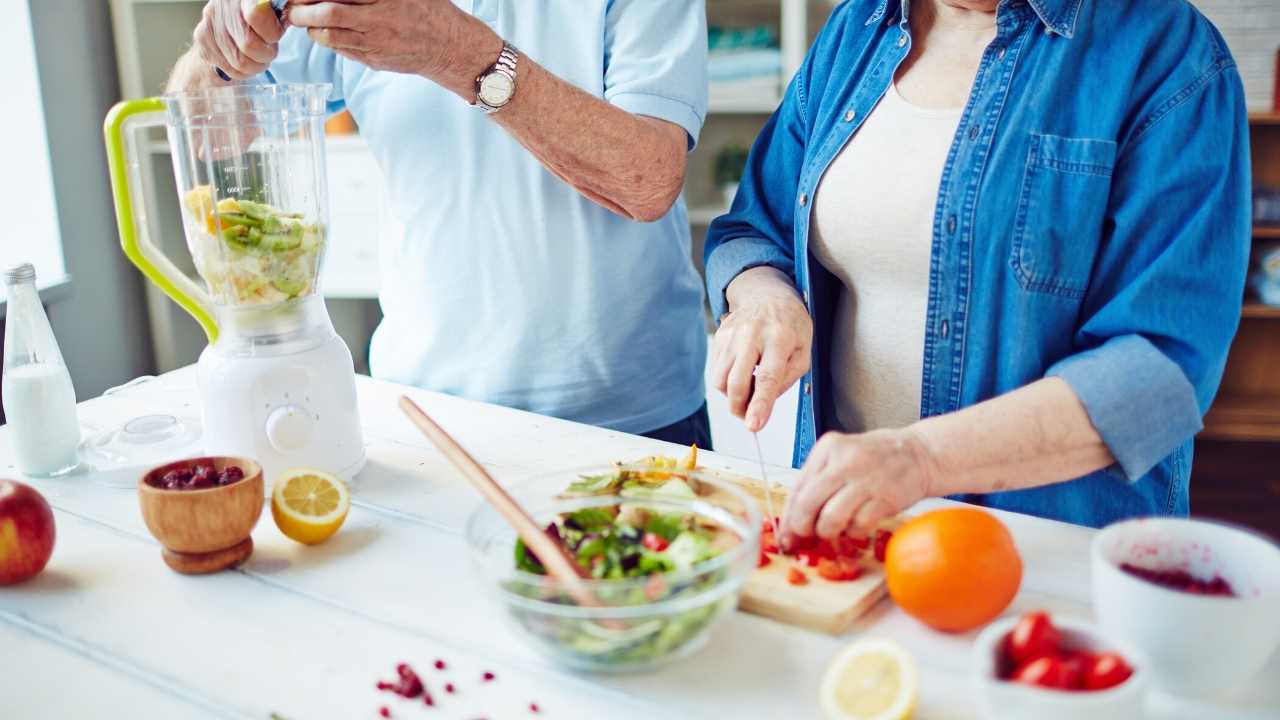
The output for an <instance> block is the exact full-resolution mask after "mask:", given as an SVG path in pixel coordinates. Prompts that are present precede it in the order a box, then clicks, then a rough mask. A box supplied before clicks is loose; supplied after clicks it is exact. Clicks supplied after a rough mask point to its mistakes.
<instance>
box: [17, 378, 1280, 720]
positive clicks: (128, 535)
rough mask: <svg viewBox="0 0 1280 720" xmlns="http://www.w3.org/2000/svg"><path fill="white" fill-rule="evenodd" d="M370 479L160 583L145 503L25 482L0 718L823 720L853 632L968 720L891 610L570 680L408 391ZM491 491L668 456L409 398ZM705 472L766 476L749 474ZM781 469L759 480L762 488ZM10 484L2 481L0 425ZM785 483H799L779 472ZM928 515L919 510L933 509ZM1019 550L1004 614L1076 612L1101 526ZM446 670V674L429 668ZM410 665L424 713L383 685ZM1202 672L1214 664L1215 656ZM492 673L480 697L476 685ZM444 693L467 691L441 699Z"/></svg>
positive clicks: (727, 633)
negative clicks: (44, 562) (319, 535)
mask: <svg viewBox="0 0 1280 720" xmlns="http://www.w3.org/2000/svg"><path fill="white" fill-rule="evenodd" d="M194 378H195V376H194V372H193V369H192V368H185V369H183V370H179V371H177V372H175V373H171V374H168V375H165V376H163V377H161V378H160V379H158V380H155V381H152V382H148V383H144V384H141V385H137V386H135V387H132V388H130V389H128V390H125V391H123V392H120V393H116V394H113V395H110V396H106V397H102V398H97V399H94V400H90V401H88V402H85V403H83V404H81V406H80V421H81V424H82V426H83V427H84V429H85V432H86V434H90V433H93V432H96V431H99V430H102V429H106V428H110V427H114V426H117V425H119V424H120V423H122V422H123V421H124V420H126V419H128V418H130V417H134V416H136V415H139V414H144V413H151V412H168V413H176V414H180V415H182V414H186V415H190V416H193V417H194V416H196V415H197V407H196V395H195V387H194V382H195V379H194ZM358 389H359V396H360V412H361V416H362V419H363V422H364V427H365V432H366V438H365V440H366V443H367V444H368V449H369V464H368V467H367V469H365V471H364V472H363V473H361V474H360V475H359V476H358V478H357V480H356V481H355V483H354V484H353V486H352V494H353V495H352V496H353V507H352V510H351V514H350V516H349V517H348V519H347V522H346V525H345V526H344V527H343V528H342V530H341V532H339V533H338V534H337V535H336V536H335V537H334V538H333V539H332V540H330V541H329V542H327V543H325V544H323V545H319V546H315V547H304V546H301V545H298V544H296V543H294V542H292V541H290V540H288V539H287V538H285V537H284V536H282V535H281V534H280V532H279V531H278V530H277V529H276V527H275V525H274V523H272V521H271V519H270V513H265V514H264V516H263V519H262V521H261V522H260V523H259V524H258V527H257V529H256V530H255V532H254V541H255V543H256V544H257V550H256V552H255V553H254V555H253V557H252V559H251V560H250V562H249V563H247V564H246V565H245V566H244V567H242V568H240V569H239V570H237V571H233V572H224V573H219V574H217V575H212V576H206V577H198V578H193V577H184V576H180V575H177V574H175V573H173V572H171V571H170V570H168V569H167V568H166V567H165V566H164V564H163V563H162V562H161V559H160V550H159V546H158V545H157V544H156V543H155V541H154V540H153V539H152V538H151V536H150V535H149V534H148V533H147V530H146V528H145V526H144V525H143V523H142V518H141V516H140V514H139V511H138V503H137V498H136V497H135V491H134V490H130V489H118V488H114V487H110V486H108V485H106V484H104V483H102V482H100V481H99V480H97V479H95V477H94V476H92V475H78V476H72V477H68V478H64V479H54V480H37V481H31V483H32V484H33V485H34V486H35V487H37V488H38V489H39V490H40V491H41V492H42V493H43V494H44V496H45V497H46V498H47V499H48V500H49V502H50V503H51V504H52V505H53V507H54V513H55V515H56V518H57V524H58V527H57V531H58V538H57V547H56V549H55V551H54V555H53V559H52V560H51V561H50V563H49V566H48V567H47V568H46V569H45V571H44V572H43V573H42V574H41V575H40V576H38V577H37V578H35V579H34V580H31V581H29V582H27V583H25V584H22V585H19V586H15V587H10V588H4V589H0V708H2V709H0V717H3V718H6V719H7V720H17V719H19V718H23V719H25V718H88V717H129V718H186V717H220V718H260V719H263V720H265V719H266V718H268V717H270V715H271V714H272V713H277V714H278V715H279V716H281V717H284V718H289V719H290V720H305V719H311V718H376V717H377V716H378V715H377V713H378V709H379V708H380V707H381V706H383V705H387V706H388V707H389V708H390V709H391V712H392V715H393V717H395V718H433V717H435V718H457V719H459V720H465V719H467V718H490V719H496V718H522V717H535V716H534V715H533V714H532V713H531V712H530V710H529V704H530V703H536V704H537V705H538V707H539V710H540V712H539V713H538V715H536V717H543V718H583V717H601V718H604V717H608V718H728V717H732V718H816V717H818V716H819V711H818V701H817V688H818V683H819V678H820V677H821V674H822V671H823V669H824V668H825V667H826V665H827V663H828V662H829V661H830V660H831V658H832V657H833V656H834V655H835V654H836V653H837V652H838V651H839V650H840V649H841V648H842V647H843V646H844V645H846V644H847V643H848V642H850V641H852V640H853V639H855V638H858V637H889V638H892V639H894V640H896V641H897V642H899V643H900V644H902V645H903V646H904V647H906V648H907V649H909V650H910V651H911V652H912V654H913V655H914V656H915V658H916V660H917V661H918V663H919V665H920V668H921V698H920V704H919V706H918V711H917V715H916V716H917V717H920V718H948V719H950V718H961V719H963V718H968V717H973V716H974V715H975V710H974V703H973V697H972V695H971V693H970V689H969V680H968V675H967V672H968V667H969V662H968V659H969V652H970V646H971V644H972V641H973V638H974V634H973V633H970V634H966V635H958V636H952V635H941V634H938V633H935V632H932V631H930V630H928V629H926V628H924V627H923V626H921V625H920V624H919V623H917V622H915V621H914V620H912V619H911V618H909V617H907V616H905V615H904V614H903V613H901V612H900V611H898V610H897V609H896V608H895V607H894V606H893V605H892V603H891V602H888V601H884V602H882V603H880V604H879V605H878V606H877V607H875V608H874V609H873V610H872V611H871V612H870V613H869V614H868V615H867V616H866V617H865V618H864V619H862V620H861V621H859V622H858V623H857V624H856V625H855V626H854V628H853V629H852V630H851V631H850V632H848V633H847V634H846V635H844V636H842V637H828V636H824V635H819V634H816V633H812V632H809V631H805V630H800V629H796V628H792V627H787V626H784V625H779V624H777V623H774V622H771V621H768V620H764V619H761V618H757V617H753V616H750V615H746V614H744V613H740V612H739V613H734V614H733V615H731V616H730V617H729V618H727V619H726V620H725V621H724V622H723V623H722V624H721V625H719V626H718V627H717V628H716V630H715V632H714V634H713V636H712V638H711V641H710V642H709V643H708V644H707V646H706V647H705V648H704V649H703V650H701V651H700V652H699V653H697V654H696V655H694V656H693V657H691V658H689V659H687V660H684V661H682V662H679V663H677V664H675V665H672V666H669V667H667V668H665V669H662V670H659V671H656V672H652V673H648V674H642V675H636V676H630V677H612V676H589V675H577V674H573V673H569V672H565V671H562V670H559V669H557V668H555V667H554V666H551V665H550V664H548V663H547V662H546V661H545V660H543V659H542V658H541V657H540V656H538V655H536V654H535V653H533V652H532V651H531V650H530V649H529V648H528V647H527V646H526V645H524V644H523V643H522V641H521V639H520V637H518V636H517V635H516V634H514V632H513V631H512V630H510V629H509V627H508V626H507V625H506V624H504V622H503V621H502V619H501V615H500V613H499V612H498V611H497V610H496V608H495V607H494V606H493V605H491V604H489V602H488V600H487V597H486V595H485V593H484V592H483V591H482V589H481V588H480V587H478V584H477V581H476V579H475V577H474V575H473V573H472V571H471V567H470V558H469V557H468V554H467V549H466V547H465V543H464V540H463V537H462V535H461V530H462V527H463V523H464V522H465V519H466V517H467V515H468V513H469V512H470V511H471V510H472V509H473V508H474V507H475V506H476V505H477V503H478V501H479V499H478V496H477V495H476V494H475V492H474V491H473V490H472V489H471V488H470V487H469V486H468V485H466V484H465V481H464V480H463V479H462V478H461V476H459V475H458V473H457V472H455V471H454V470H453V469H452V468H451V467H449V466H448V464H447V463H446V462H445V460H444V458H443V457H442V456H441V455H440V454H439V453H437V452H436V451H435V450H434V449H432V448H429V447H428V446H427V445H426V442H425V441H424V440H423V439H422V437H421V436H420V435H419V434H418V433H417V431H416V430H415V429H414V428H413V427H412V426H411V425H410V424H409V423H408V422H407V421H406V420H405V419H404V418H403V417H402V416H401V415H400V413H399V411H398V410H397V408H396V405H395V401H396V399H397V397H398V396H399V394H400V393H402V392H404V391H405V390H404V388H400V387H397V386H395V385H391V384H388V383H382V382H377V381H373V380H369V379H368V378H360V381H359V383H358ZM410 394H411V396H412V397H414V399H415V400H417V401H418V402H419V403H420V404H421V405H422V406H423V407H424V408H425V409H426V410H427V411H428V412H429V413H431V414H432V415H433V416H434V417H435V418H436V419H437V420H438V421H439V422H440V423H441V424H442V425H443V426H444V427H445V428H447V429H448V431H449V432H450V433H452V434H453V435H454V436H455V437H456V438H457V439H458V440H459V441H460V442H462V443H463V444H464V445H465V446H467V447H468V448H469V449H470V450H471V452H472V453H473V454H475V455H476V456H477V458H478V459H479V460H481V461H482V462H483V463H484V464H485V465H486V466H487V467H488V469H489V471H490V472H491V473H493V474H494V476H495V477H497V478H498V479H499V480H500V481H503V482H511V481H518V480H520V479H522V478H527V477H531V476H534V475H537V474H542V473H545V472H549V471H555V470H560V469H564V468H572V467H579V466H583V465H588V464H592V463H608V462H611V461H614V460H622V459H634V458H638V457H641V456H644V455H648V454H653V453H655V452H666V453H668V454H676V453H680V452H682V450H681V449H679V448H676V447H674V446H670V445H666V444H664V443H659V442H655V441H651V440H646V439H644V438H639V437H634V436H630V435H625V434H621V433H616V432H611V431H607V430H601V429H598V428H592V427H586V426H582V425H577V424H574V423H569V422H565V421H561V420H555V419H550V418H546V417H541V416H537V415H532V414H528V413H523V412H518V411H514V410H510V409H505V408H499V407H495V406H490V405H484V404H479V403H473V402H468V401H464V400H459V399H456V398H451V397H448V396H444V395H438V394H433V393H426V392H421V391H410ZM702 459H703V464H705V465H707V466H710V467H714V468H719V469H724V470H729V471H733V472H739V473H743V474H752V475H754V474H757V473H758V471H757V470H756V469H755V468H754V467H753V465H754V463H752V462H749V461H745V460H739V459H735V458H729V457H724V456H718V455H715V454H714V453H706V454H703V455H702ZM772 474H774V473H771V475H772ZM0 475H5V476H16V470H15V469H14V468H13V466H12V453H11V451H10V450H9V449H8V433H7V430H6V429H5V428H0ZM776 475H777V477H778V478H780V479H782V481H783V482H789V481H790V479H791V478H792V477H793V475H794V473H793V472H792V471H787V470H783V469H777V470H776ZM940 502H941V501H932V502H930V503H926V504H923V505H922V507H929V506H932V505H936V504H939V503H940ZM1000 517H1001V518H1002V519H1003V520H1004V521H1005V522H1006V523H1007V524H1008V526H1009V528H1010V530H1011V531H1012V532H1013V535H1014V537H1015V539H1016V541H1017V544H1018V548H1019V550H1020V552H1021V553H1022V557H1023V560H1024V564H1025V571H1024V576H1023V581H1022V588H1021V591H1020V592H1019V594H1018V597H1017V599H1016V600H1015V601H1014V604H1013V606H1012V607H1011V608H1010V609H1009V612H1011V613H1012V612H1020V611H1024V610H1028V609H1033V608H1047V609H1049V610H1051V611H1054V612H1062V613H1072V614H1076V615H1080V616H1085V617H1088V616H1090V615H1091V610H1090V603H1089V565H1088V544H1089V539H1090V537H1092V534H1093V532H1092V531H1091V530H1089V529H1086V528H1080V527H1075V526H1071V525H1065V524H1061V523H1056V522H1052V521H1047V520H1041V519H1037V518H1032V517H1027V516H1020V515H1011V514H1004V513H1001V514H1000ZM437 658H440V659H444V660H445V661H446V663H447V665H448V667H447V669H446V671H444V672H439V671H436V670H434V669H432V668H431V663H432V662H433V661H434V660H436V659H437ZM401 661H408V662H410V663H412V664H413V665H415V666H416V667H417V668H419V670H420V671H422V673H423V675H424V678H425V680H426V681H427V684H428V685H429V686H432V687H434V688H435V696H436V698H437V700H438V702H437V706H436V707H435V708H427V707H425V706H424V705H422V704H421V703H409V702H407V701H402V700H400V699H399V698H396V697H394V696H391V695H389V694H387V693H380V692H378V691H377V690H376V689H375V683H376V682H377V681H378V680H379V679H393V678H394V675H395V671H394V668H395V665H396V663H398V662H401ZM1211 661H1212V659H1211V658H1206V662H1211ZM486 671H488V672H493V673H495V674H496V676H497V678H496V679H495V680H494V681H492V682H489V683H484V682H481V679H480V677H481V675H482V673H484V672H486ZM445 681H451V682H453V683H454V684H455V686H456V688H457V692H456V693H455V694H452V695H450V694H447V693H444V692H443V691H442V689H441V688H442V686H443V683H444V682H445ZM1149 710H1150V713H1149V716H1150V717H1152V718H1202V717H1203V718H1209V717H1212V718H1241V719H1243V718H1250V719H1253V718H1277V717H1280V654H1277V656H1276V657H1273V658H1272V661H1271V663H1270V665H1269V666H1268V667H1267V668H1266V669H1265V670H1264V672H1263V673H1262V674H1261V675H1259V676H1258V677H1256V678H1254V679H1253V680H1252V681H1251V682H1250V683H1247V684H1246V685H1245V686H1243V687H1242V688H1240V689H1238V690H1237V691H1236V692H1235V693H1233V694H1232V695H1231V696H1229V697H1228V698H1225V699H1222V700H1221V701H1219V702H1218V703H1216V704H1214V705H1203V704H1198V703H1192V702H1188V701H1183V700H1174V699H1172V698H1168V697H1161V696H1156V697H1152V698H1151V700H1150V702H1149Z"/></svg>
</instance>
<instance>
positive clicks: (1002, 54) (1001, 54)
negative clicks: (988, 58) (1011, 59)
mask: <svg viewBox="0 0 1280 720" xmlns="http://www.w3.org/2000/svg"><path fill="white" fill-rule="evenodd" d="M1004 51H1005V49H1004V48H1000V52H999V53H997V54H996V57H998V58H1000V59H1001V60H1003V59H1004Z"/></svg>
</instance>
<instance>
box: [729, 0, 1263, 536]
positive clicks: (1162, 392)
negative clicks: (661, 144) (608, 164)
mask: <svg viewBox="0 0 1280 720" xmlns="http://www.w3.org/2000/svg"><path fill="white" fill-rule="evenodd" d="M1249 188H1250V177H1249V149H1248V141H1247V118H1246V112H1245V105H1244V99H1243V90H1242V87H1241V83H1240V79H1239V75H1238V73H1237V72H1236V69H1235V64H1234V62H1233V60H1232V58H1231V54H1230V53H1229V52H1228V50H1227V47H1226V45H1225V43H1224V42H1223V40H1222V38H1221V36H1219V34H1218V33H1217V31H1216V30H1215V29H1214V28H1213V26H1212V25H1211V24H1210V23H1209V22H1208V21H1207V20H1205V18H1204V17H1203V16H1201V15H1200V14H1199V13H1198V12H1197V11H1196V10H1195V9H1194V8H1192V7H1191V6H1190V5H1189V4H1187V3H1186V2H1185V1H1184V0H1133V1H1132V2H1103V1H1100V0H914V2H911V1H910V0H861V1H858V0H849V1H848V2H845V3H843V4H842V5H840V6H839V7H838V8H836V10H835V11H834V13H833V14H832V17H831V19H830V21H829V22H828V24H827V26H826V28H825V29H824V30H823V32H822V33H821V35H820V36H819V37H818V39H817V41H816V42H815V44H814V47H813V49H812V50H811V51H810V53H809V57H808V58H807V59H806V60H805V62H804V65H803V66H802V67H801V68H800V71H799V72H798V73H797V75H796V77H795V78H794V80H793V81H792V83H791V85H790V87H789V88H788V91H787V94H786V97H785V99H784V101H783V103H782V106H781V107H780V108H779V109H778V111H777V112H776V113H775V114H774V116H773V117H772V118H771V119H770V121H769V123H768V124H767V125H766V126H765V128H764V130H763V132H762V133H761V135H760V137H759V139H758V140H757V141H756V144H755V147H754V149H753V150H752V153H751V158H750V160H749V163H748V167H747V169H746V173H745V175H744V177H743V181H742V185H741V189H740V190H739V192H738V196H737V198H736V199H735V201H734V203H733V207H732V209H731V210H730V212H729V213H728V214H727V215H725V216H723V217H721V218H719V219H718V220H716V222H715V223H713V224H712V226H711V229H710V231H709V234H708V237H707V249H706V267H707V282H708V285H709V287H710V290H711V301H712V306H713V312H714V314H715V316H716V317H717V318H719V319H720V328H719V331H718V332H717V335H716V344H715V351H714V361H713V363H714V368H715V380H716V382H717V384H718V386H719V388H720V389H721V390H722V391H725V392H727V394H728V396H729V401H730V406H731V409H732V410H733V411H734V412H735V413H736V414H738V415H741V416H744V417H745V419H746V423H747V426H748V428H749V429H751V430H757V429H759V428H760V427H762V426H763V425H764V423H765V422H766V421H767V420H768V418H769V414H770V412H771V410H772V406H773V402H774V400H775V399H776V398H777V397H778V395H779V394H781V393H782V392H783V390H785V389H786V388H787V387H789V386H790V385H791V384H793V383H795V382H797V381H799V382H800V383H801V393H800V407H799V412H798V417H797V432H796V438H797V440H796V449H795V459H794V462H795V464H796V465H797V466H798V467H800V466H803V469H802V472H801V475H800V478H799V481H798V483H797V486H796V488H795V490H794V491H793V493H792V497H791V501H790V502H789V503H788V506H787V510H786V514H785V517H784V538H783V541H784V543H789V542H791V541H792V540H793V539H794V538H795V537H796V536H808V535H811V534H815V533H816V534H817V535H819V536H823V537H832V536H835V535H837V534H839V533H841V532H844V531H845V530H847V529H851V528H862V527H867V526H870V525H872V524H874V523H875V522H877V521H878V520H880V519H882V518H884V517H886V516H888V515H890V514H892V513H896V512H898V511H900V510H903V509H906V508H907V507H910V506H911V505H912V504H914V503H915V502H916V501H918V500H920V499H922V498H926V497H931V496H951V497H955V498H958V499H963V500H967V501H970V502H974V503H978V504H982V505H987V506H990V507H996V508H1003V509H1007V510H1014V511H1018V512H1025V513H1031V514H1034V515H1040V516H1044V517H1052V518H1058V519H1062V520H1067V521H1070V522H1075V523H1081V524H1085V525H1094V526H1099V525H1103V524H1106V523H1108V522H1111V521H1113V520H1116V519H1118V518H1122V517H1126V516H1133V515H1146V514H1183V515H1185V514H1186V513H1187V512H1188V506H1189V499H1188V494H1189V493H1188V481H1189V473H1190V468H1191V441H1192V437H1193V436H1194V435H1195V433H1196V432H1197V431H1198V430H1199V429H1200V428H1201V426H1202V424H1201V418H1202V417H1203V414H1204V412H1205V411H1206V410H1207V409H1208V407H1209V404H1210V402H1211V401H1212V400H1213V396H1214V393H1215V392H1216V391H1217V387H1218V383H1219V380H1220V379H1221V374H1222V370H1223V366H1224V364H1225V361H1226V355H1227V349H1228V347H1229V345H1230V342H1231V338H1232V336H1233V335H1234V333H1235V330H1236V326H1237V324H1238V322H1239V315H1240V305H1241V298H1242V294H1243V287H1244V276H1245V271H1246V266H1247V263H1248V249H1249V233H1250V230H1249V214H1248V213H1249V210H1248V206H1249ZM917 400H918V405H917ZM819 437H820V438H821V439H818V438H819Z"/></svg>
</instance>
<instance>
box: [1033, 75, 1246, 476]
mask: <svg viewBox="0 0 1280 720" xmlns="http://www.w3.org/2000/svg"><path fill="white" fill-rule="evenodd" d="M1174 97H1175V98H1176V99H1177V100H1178V101H1179V102H1178V103H1176V104H1173V103H1171V104H1169V105H1166V106H1163V107H1161V108H1160V111H1159V112H1160V113H1161V114H1159V115H1158V116H1153V117H1150V118H1148V119H1147V120H1146V121H1145V122H1144V123H1143V124H1140V126H1139V127H1140V128H1142V129H1140V130H1139V131H1138V132H1137V134H1136V135H1135V137H1133V138H1131V139H1130V140H1129V141H1128V142H1127V143H1126V145H1125V146H1124V148H1123V150H1122V152H1121V155H1120V157H1119V158H1118V161H1117V164H1116V168H1115V171H1114V174H1113V178H1112V194H1111V202H1110V207H1109V210H1108V218H1107V220H1108V222H1107V232H1106V235H1105V236H1104V238H1103V245H1102V250H1101V253H1102V256H1101V257H1099V258H1098V260H1097V262H1095V264H1094V267H1095V268H1096V272H1095V274H1094V277H1093V278H1092V280H1091V282H1090V287H1089V291H1088V293H1087V294H1086V297H1085V300H1084V306H1083V307H1082V309H1081V324H1080V326H1079V330H1078V331H1077V334H1076V337H1075V341H1076V345H1077V347H1082V348H1087V349H1085V350H1083V351H1081V352H1079V353H1077V354H1074V355H1071V356H1069V357H1067V358H1064V359H1063V360H1061V361H1059V362H1057V363H1056V364H1054V365H1053V366H1052V367H1050V368H1049V370H1048V373H1047V374H1048V375H1049V376H1051V377H1059V378H1062V379H1063V380H1065V381H1066V382H1067V383H1068V384H1069V385H1070V386H1071V388H1072V389H1073V390H1074V391H1075V393H1076V395H1077V396H1078V397H1079V398H1080V401H1081V402H1082V403H1083V405H1084V407H1085V410H1086V411H1087V413H1088V415H1089V418H1090V419H1091V420H1092V422H1093V425H1094V427H1095V428H1096V429H1097V431H1098V434H1099V435H1100V436H1101V437H1102V440H1103V441H1104V442H1105V443H1106V445H1107V447H1108V448H1109V449H1110V450H1111V453H1112V455H1113V456H1114V457H1115V459H1116V464H1117V468H1113V471H1114V470H1116V469H1118V470H1119V471H1120V472H1121V473H1122V474H1123V476H1124V477H1125V478H1127V479H1128V480H1130V481H1136V480H1138V479H1139V478H1141V477H1142V476H1143V475H1145V474H1146V473H1147V471H1149V470H1150V469H1151V468H1152V467H1153V466H1155V464H1156V463H1158V462H1160V461H1161V460H1162V459H1163V458H1165V457H1166V456H1168V455H1169V454H1170V453H1171V452H1173V451H1174V450H1175V449H1176V448H1177V447H1178V446H1179V445H1181V444H1182V443H1184V442H1186V441H1187V440H1188V439H1190V438H1191V437H1192V436H1193V435H1195V433H1196V432H1198V431H1199V430H1200V429H1201V428H1202V427H1203V423H1202V418H1203V416H1204V413H1205V412H1206V411H1207V410H1208V408H1209V405H1210V404H1211V403H1212V402H1213V398H1214V395H1215V394H1216V393H1217V390H1218V385H1219V382H1220V380H1221V377H1222V371H1223V368H1224V366H1225V364H1226V357H1227V350H1228V348H1229V347H1230V345H1231V340H1232V338H1233V336H1234V335H1235V331H1236V328H1237V326H1238V324H1239V320H1240V306H1241V303H1242V298H1243V293H1244V281H1245V273H1246V270H1247V266H1248V258H1249V244H1250V239H1249V236H1250V217H1249V212H1250V211H1249V193H1250V172H1249V146H1248V125H1247V113H1246V110H1245V103H1244V93H1243V88H1242V86H1241V83H1240V78H1239V75H1238V74H1237V72H1236V71H1235V68H1234V65H1233V64H1232V63H1231V62H1230V58H1229V57H1228V58H1224V59H1222V60H1220V61H1219V63H1218V64H1216V65H1215V66H1214V67H1211V68H1209V69H1208V70H1206V72H1205V74H1204V75H1202V76H1201V77H1199V78H1197V79H1196V81H1195V83H1193V84H1192V85H1191V86H1188V87H1187V88H1185V90H1184V92H1181V93H1179V94H1178V95H1176V96H1174Z"/></svg>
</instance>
